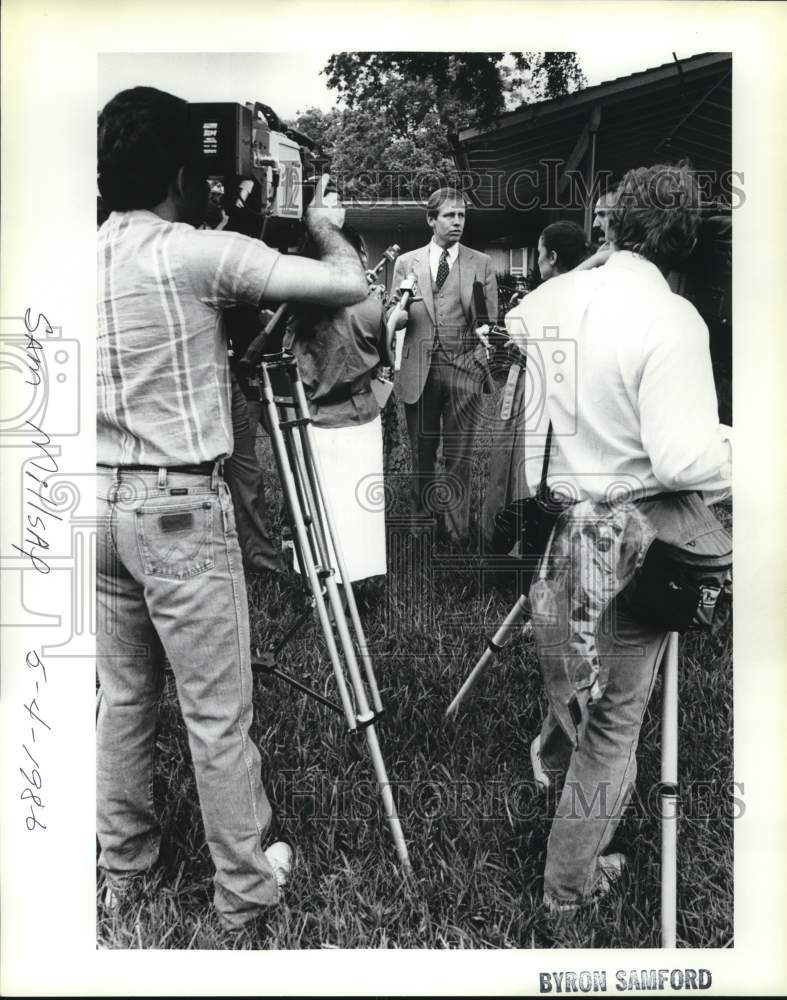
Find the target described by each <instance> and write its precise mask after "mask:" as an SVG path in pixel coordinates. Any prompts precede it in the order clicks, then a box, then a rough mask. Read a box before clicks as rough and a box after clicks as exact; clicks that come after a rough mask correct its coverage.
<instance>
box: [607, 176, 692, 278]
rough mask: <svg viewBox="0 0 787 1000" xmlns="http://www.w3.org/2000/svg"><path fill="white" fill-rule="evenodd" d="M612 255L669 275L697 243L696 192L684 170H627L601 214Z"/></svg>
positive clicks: (690, 178)
mask: <svg viewBox="0 0 787 1000" xmlns="http://www.w3.org/2000/svg"><path fill="white" fill-rule="evenodd" d="M607 224H608V235H609V238H610V240H612V241H613V242H614V243H615V245H616V246H617V248H618V250H631V251H632V252H633V253H637V254H640V255H641V256H642V257H645V258H646V259H647V260H650V261H652V262H653V263H654V264H656V265H658V266H659V267H660V268H661V269H662V270H669V269H670V268H671V267H675V266H676V265H678V264H680V263H681V262H682V261H684V260H685V259H686V258H687V257H688V256H689V254H690V253H691V251H692V250H693V249H694V246H695V244H696V242H697V231H698V227H699V191H698V187H697V184H696V182H695V180H694V177H693V175H692V172H691V170H690V168H689V165H688V164H687V163H685V162H681V163H678V164H675V165H670V164H666V163H658V164H656V165H655V166H652V167H638V168H636V169H635V170H629V171H628V173H626V174H625V175H624V177H623V180H622V181H621V182H620V185H619V186H618V188H617V189H616V192H615V195H614V202H613V204H612V205H611V206H610V209H609V214H608V215H607Z"/></svg>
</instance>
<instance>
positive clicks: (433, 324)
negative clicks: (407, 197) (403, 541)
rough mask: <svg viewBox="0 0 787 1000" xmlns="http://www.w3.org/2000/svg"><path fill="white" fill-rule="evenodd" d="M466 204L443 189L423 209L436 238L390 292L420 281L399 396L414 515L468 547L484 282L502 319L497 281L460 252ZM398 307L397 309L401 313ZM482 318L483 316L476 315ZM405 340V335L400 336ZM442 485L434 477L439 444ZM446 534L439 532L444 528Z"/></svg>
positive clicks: (410, 257)
mask: <svg viewBox="0 0 787 1000" xmlns="http://www.w3.org/2000/svg"><path fill="white" fill-rule="evenodd" d="M465 215H466V205H465V201H464V198H463V196H462V195H461V193H460V192H459V191H457V190H455V189H454V188H440V189H439V190H437V191H435V192H434V193H433V194H432V195H431V196H430V197H429V200H428V201H427V203H426V221H427V225H428V226H429V228H430V229H431V230H432V239H431V241H430V242H429V243H428V244H427V245H426V246H425V247H421V248H420V249H418V250H412V251H410V252H409V253H405V254H402V256H401V257H399V259H398V260H397V262H396V268H395V270H394V277H393V286H392V287H393V289H394V291H396V290H397V289H398V288H399V286H400V284H401V282H402V280H403V279H404V278H405V277H407V276H408V275H410V274H413V275H415V278H416V282H417V290H418V294H417V295H416V296H415V297H414V299H413V300H412V301H411V304H410V306H409V308H408V311H407V312H404V310H400V311H401V315H400V316H399V317H398V318H397V321H396V325H397V327H405V333H404V344H403V347H402V362H401V369H400V371H399V396H400V398H401V399H402V401H403V403H404V409H405V415H406V417H407V429H408V433H409V436H410V449H411V455H412V471H413V482H412V489H411V505H412V509H413V512H414V513H416V514H427V515H429V514H440V513H444V514H445V533H446V535H447V538H448V540H449V541H451V542H452V543H454V544H456V545H458V546H460V547H463V548H465V547H467V546H468V545H469V543H470V480H471V472H472V454H473V443H474V441H475V436H476V431H477V430H478V426H479V423H480V418H481V395H482V392H483V388H484V384H485V382H486V379H487V377H488V370H487V368H486V361H485V354H484V349H483V346H482V345H481V344H480V342H479V340H478V337H477V336H476V333H475V327H476V319H477V318H479V319H480V318H481V317H476V309H475V306H474V302H473V285H474V283H475V282H480V284H481V286H482V288H483V297H484V300H485V305H486V313H487V316H488V317H489V319H490V321H491V322H494V321H495V320H496V318H497V282H496V280H495V274H494V271H493V270H492V261H491V259H490V258H489V257H488V256H487V255H486V254H484V253H479V252H478V251H477V250H471V249H469V248H468V247H465V246H461V245H460V243H459V241H460V239H461V238H462V233H463V231H464V226H465ZM397 308H399V307H397ZM479 311H480V310H479ZM400 336H401V334H400ZM441 421H442V441H443V461H444V463H445V471H446V475H445V479H444V480H443V481H441V482H438V481H437V479H436V477H435V459H436V456H437V449H438V445H439V443H440V437H441V427H440V425H441ZM441 527H442V526H441Z"/></svg>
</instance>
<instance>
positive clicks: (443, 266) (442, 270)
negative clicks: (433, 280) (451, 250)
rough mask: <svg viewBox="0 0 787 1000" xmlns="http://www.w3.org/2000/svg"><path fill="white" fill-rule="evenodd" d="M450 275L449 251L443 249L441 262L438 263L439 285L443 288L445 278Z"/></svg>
mask: <svg viewBox="0 0 787 1000" xmlns="http://www.w3.org/2000/svg"><path fill="white" fill-rule="evenodd" d="M447 277H448V251H447V250H443V252H442V255H441V256H440V263H439V264H438V265H437V287H438V289H440V288H442V287H443V285H444V284H445V279H446V278H447Z"/></svg>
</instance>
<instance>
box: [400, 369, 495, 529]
mask: <svg viewBox="0 0 787 1000" xmlns="http://www.w3.org/2000/svg"><path fill="white" fill-rule="evenodd" d="M481 405H482V385H481V382H480V379H479V376H478V373H477V372H475V371H466V370H464V369H463V368H460V367H457V366H456V365H455V364H453V363H452V362H451V361H450V360H449V359H448V358H447V357H446V356H445V354H443V352H442V351H440V350H438V351H436V352H435V353H434V354H433V355H432V361H431V364H430V367H429V375H428V377H427V379H426V384H425V385H424V391H423V392H422V393H421V397H420V399H419V400H418V401H417V402H415V403H405V407H404V411H405V417H406V418H407V431H408V434H409V435H410V451H411V461H412V471H413V476H412V485H411V491H410V496H411V509H412V511H413V513H416V514H425V515H436V516H437V517H438V518H439V517H440V516H441V515H442V516H444V517H445V530H446V533H447V535H448V537H449V538H450V539H451V541H453V542H456V543H458V544H461V545H466V544H467V543H468V542H469V540H470V496H471V482H472V471H473V445H474V443H475V436H476V433H477V431H478V427H479V425H480V423H481V413H482V409H481ZM441 424H442V434H441ZM441 437H442V442H443V462H444V464H445V475H444V476H441V477H439V478H438V477H437V476H436V474H435V460H436V458H437V450H438V446H439V444H440V440H441Z"/></svg>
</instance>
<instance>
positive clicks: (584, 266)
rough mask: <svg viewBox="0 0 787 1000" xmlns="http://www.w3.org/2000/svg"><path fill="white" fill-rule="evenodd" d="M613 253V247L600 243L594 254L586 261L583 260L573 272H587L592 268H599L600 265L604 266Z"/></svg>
mask: <svg viewBox="0 0 787 1000" xmlns="http://www.w3.org/2000/svg"><path fill="white" fill-rule="evenodd" d="M614 252H615V247H614V246H612V244H611V243H602V244H601V246H600V247H599V248H598V250H596V252H595V253H594V254H592V255H591V256H590V257H588V259H587V260H583V261H582V263H580V264H577V266H576V267H575V268H574V270H575V271H589V270H592V268H594V267H601V266H602V264H606V262H607V261H608V260H609V258H610V257H611V256H612V254H613V253H614Z"/></svg>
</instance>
